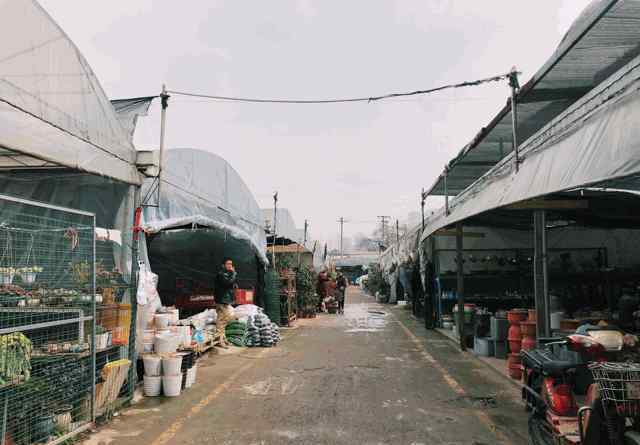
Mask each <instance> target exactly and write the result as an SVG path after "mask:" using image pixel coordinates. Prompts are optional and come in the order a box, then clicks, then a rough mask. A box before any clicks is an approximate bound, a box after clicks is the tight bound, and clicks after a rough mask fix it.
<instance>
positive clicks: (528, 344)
mask: <svg viewBox="0 0 640 445" xmlns="http://www.w3.org/2000/svg"><path fill="white" fill-rule="evenodd" d="M535 348H536V338H535V337H529V336H525V337H523V338H522V349H523V350H524V351H531V350H532V349H535Z"/></svg>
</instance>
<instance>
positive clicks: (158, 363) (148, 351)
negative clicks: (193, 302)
mask: <svg viewBox="0 0 640 445" xmlns="http://www.w3.org/2000/svg"><path fill="white" fill-rule="evenodd" d="M178 320H179V313H178V310H177V309H173V310H171V311H170V312H168V313H164V314H156V315H155V317H154V326H153V327H154V328H155V329H146V330H145V331H144V339H143V342H144V352H145V354H144V355H143V357H142V360H143V362H144V393H145V395H146V396H150V397H155V396H159V395H160V393H161V392H163V393H164V395H165V396H168V397H176V396H179V395H180V391H181V389H182V379H183V375H182V372H181V367H182V356H181V355H180V354H176V351H177V350H178V348H179V347H180V346H188V345H190V344H191V328H190V327H189V326H176V324H177V323H178ZM153 352H155V354H154V353H153ZM193 368H195V366H193ZM193 368H191V369H189V371H188V372H187V376H186V385H185V386H186V387H189V386H191V384H193V383H195V373H196V370H195V369H193ZM192 369H193V371H192ZM190 374H191V377H190ZM189 382H191V383H190V384H189Z"/></svg>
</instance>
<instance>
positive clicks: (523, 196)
mask: <svg viewBox="0 0 640 445" xmlns="http://www.w3.org/2000/svg"><path fill="white" fill-rule="evenodd" d="M639 120H640V56H639V57H636V58H635V59H633V60H632V61H631V62H629V63H628V64H627V65H625V66H623V67H622V68H620V69H619V70H618V71H617V72H616V73H614V74H613V75H611V76H610V77H609V78H608V79H606V80H605V81H603V82H601V83H600V84H599V85H598V86H597V87H596V88H594V89H593V90H592V91H590V92H589V93H587V94H586V95H585V96H584V97H582V98H581V99H580V100H578V101H577V102H575V103H574V104H573V105H571V106H570V107H569V108H568V109H567V110H565V111H564V112H563V113H562V114H560V115H559V116H557V117H556V118H555V119H553V120H552V121H551V122H549V123H548V124H547V125H546V126H544V127H543V128H542V129H540V130H539V131H538V132H537V133H536V134H535V135H533V136H532V137H530V138H529V139H528V140H527V141H526V142H525V143H524V144H523V145H522V151H521V154H522V156H521V163H520V165H519V170H518V171H516V169H515V162H514V156H513V153H512V154H510V155H508V156H507V157H506V158H505V159H503V160H502V161H500V163H498V164H497V165H496V166H495V167H493V168H492V169H491V170H490V171H489V172H488V173H486V174H485V175H484V176H482V177H481V178H480V179H478V180H477V181H475V182H474V183H473V184H472V185H471V186H470V187H468V188H467V189H466V190H464V191H463V192H462V193H460V194H459V195H458V196H456V197H455V198H454V199H453V201H452V202H451V205H450V206H449V213H447V211H446V209H441V210H440V211H439V212H438V213H436V214H435V215H434V216H432V217H430V218H429V220H428V221H427V225H426V229H425V231H424V232H423V234H422V238H421V239H425V238H426V237H428V236H429V235H431V234H432V233H434V232H435V231H436V230H438V229H440V228H443V227H447V226H450V225H451V224H453V223H456V222H459V221H463V220H467V219H469V218H471V217H476V216H477V215H481V214H483V213H485V212H488V211H493V210H495V209H509V207H510V206H513V205H514V204H516V203H523V202H524V204H520V205H526V206H528V207H529V208H531V205H535V203H534V204H531V203H527V201H528V200H532V199H534V198H540V197H544V196H548V195H551V194H554V193H559V192H566V191H569V190H574V189H580V188H584V187H590V186H593V185H596V186H602V185H603V184H604V185H606V186H607V187H618V188H622V187H621V186H623V185H626V186H632V185H633V184H635V185H636V186H637V184H638V181H637V177H638V176H639V175H640V156H639V155H638V153H640V127H639V126H638V125H637V124H636V123H637V122H638V121H639ZM543 207H544V206H543Z"/></svg>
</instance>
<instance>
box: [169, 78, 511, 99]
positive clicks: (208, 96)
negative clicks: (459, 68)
mask: <svg viewBox="0 0 640 445" xmlns="http://www.w3.org/2000/svg"><path fill="white" fill-rule="evenodd" d="M511 75H512V73H508V74H500V75H497V76H492V77H487V78H484V79H478V80H471V81H465V82H461V83H454V84H449V85H442V86H439V87H435V88H429V89H427V90H416V91H409V92H405V93H390V94H383V95H380V96H368V97H346V98H331V99H265V98H252V97H234V96H220V95H215V94H202V93H195V92H188V91H175V90H169V91H168V93H171V94H175V95H178V96H189V97H200V98H205V99H212V100H220V101H231V102H253V103H278V104H335V103H347V102H375V101H378V100H383V99H392V98H395V97H405V96H416V95H420V94H431V93H436V92H438V91H442V90H447V89H452V88H464V87H472V86H477V85H482V84H485V83H490V82H499V81H502V80H505V79H508V78H509V77H510V76H511Z"/></svg>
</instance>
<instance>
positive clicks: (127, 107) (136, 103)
mask: <svg viewBox="0 0 640 445" xmlns="http://www.w3.org/2000/svg"><path fill="white" fill-rule="evenodd" d="M156 97H157V96H149V97H135V98H132V99H114V100H112V101H111V104H112V105H113V108H114V109H115V111H116V116H117V118H118V121H119V122H120V125H122V128H123V129H124V130H125V131H126V132H127V134H128V135H129V140H130V141H133V135H134V133H135V131H136V124H137V123H138V117H140V116H146V115H147V113H148V112H149V106H150V105H151V102H153V99H155V98H156Z"/></svg>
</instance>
